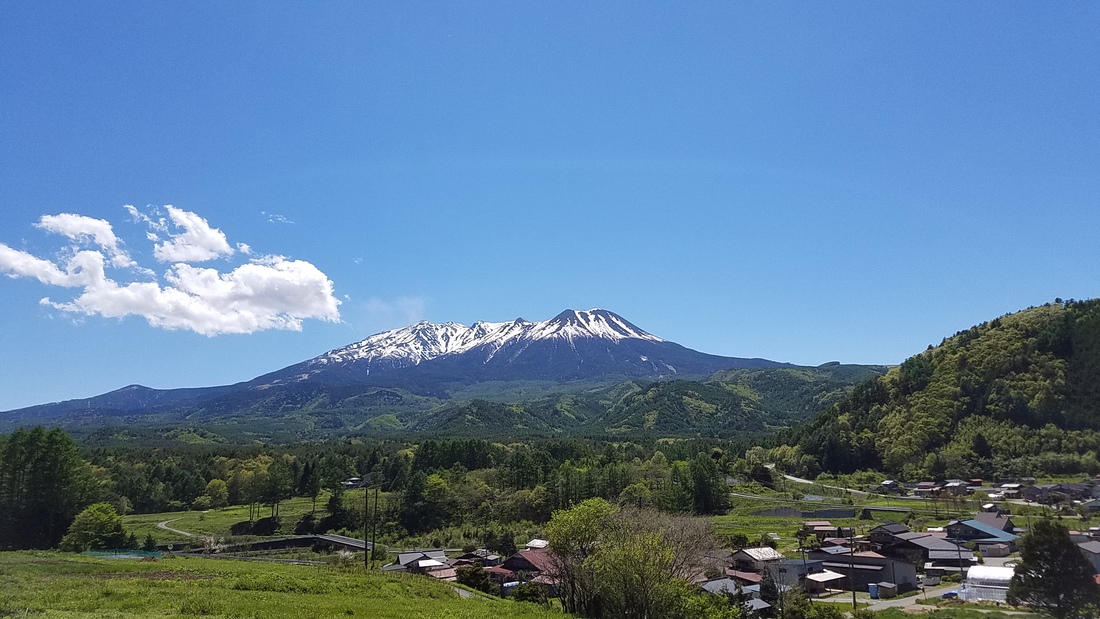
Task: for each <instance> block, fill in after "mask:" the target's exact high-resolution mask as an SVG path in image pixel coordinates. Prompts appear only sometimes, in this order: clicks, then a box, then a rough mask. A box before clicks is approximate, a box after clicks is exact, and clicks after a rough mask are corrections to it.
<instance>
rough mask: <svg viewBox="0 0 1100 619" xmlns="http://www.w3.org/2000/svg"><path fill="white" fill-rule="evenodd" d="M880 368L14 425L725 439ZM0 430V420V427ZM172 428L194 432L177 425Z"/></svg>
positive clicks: (174, 439)
mask: <svg viewBox="0 0 1100 619" xmlns="http://www.w3.org/2000/svg"><path fill="white" fill-rule="evenodd" d="M885 371H886V368H885V367H882V366H855V365H841V364H838V363H831V364H825V365H823V366H819V367H798V366H787V367H780V368H751V369H737V370H726V371H723V372H719V373H718V374H715V375H714V376H712V377H711V378H709V379H708V380H705V381H686V380H676V381H669V382H649V381H640V380H636V381H623V382H618V383H614V384H610V385H608V384H603V385H600V384H584V383H582V384H579V385H572V386H565V387H563V386H561V385H554V386H552V387H551V386H548V385H545V384H541V383H536V382H523V381H519V382H504V383H494V384H479V385H474V386H471V387H470V388H467V389H465V390H463V391H461V392H459V393H457V394H456V396H459V397H456V398H455V399H453V400H441V399H438V398H433V397H426V396H423V395H416V394H413V393H410V392H408V391H404V390H402V389H393V388H377V389H372V390H369V391H367V392H362V391H361V390H360V391H354V392H349V393H347V394H342V393H341V392H340V390H339V389H331V388H327V389H324V390H319V391H318V392H317V393H314V394H309V393H308V392H306V391H296V392H295V397H294V398H288V397H287V395H286V394H285V393H273V394H272V395H271V397H270V398H269V399H265V400H262V401H259V402H251V403H248V404H247V405H241V406H233V405H231V404H230V403H229V402H228V401H219V402H217V403H214V404H211V405H204V406H200V407H165V408H164V409H159V410H157V411H156V412H153V413H144V414H140V415H138V414H130V413H126V412H124V411H109V410H74V411H69V412H66V413H65V414H63V415H59V416H53V417H50V418H47V419H41V420H31V421H27V420H26V419H24V420H22V422H23V423H30V422H34V423H47V424H50V425H58V426H61V427H63V428H65V429H67V430H68V431H70V432H72V433H74V434H75V435H77V436H78V437H81V442H83V443H84V444H89V445H109V444H126V443H129V444H160V443H178V442H194V443H214V442H225V441H229V442H252V441H256V440H260V441H275V442H293V441H299V440H317V439H326V438H334V437H340V436H348V435H364V436H372V437H380V438H394V437H404V436H429V437H432V436H439V437H450V436H456V437H473V438H548V437H560V436H610V437H631V436H653V437H709V438H731V437H738V436H744V435H746V434H765V433H770V432H772V431H774V430H776V429H781V428H789V427H791V426H793V425H795V424H798V423H802V422H804V421H806V420H807V419H810V418H812V417H813V416H814V415H815V414H817V413H819V412H821V411H823V410H825V409H826V408H827V407H828V406H830V405H831V404H833V403H834V402H837V401H839V400H840V399H842V398H843V397H844V396H846V395H847V394H848V393H849V392H850V390H851V389H852V388H853V386H854V385H856V384H859V383H860V382H863V381H865V380H867V379H869V378H872V377H874V376H878V375H881V374H882V373H884V372H885ZM463 396H464V397H463ZM9 425H12V424H10V423H9ZM4 426H5V424H4V420H3V419H2V418H0V432H3V431H4V430H5V429H6V428H5V427H4ZM181 426H182V427H185V428H197V430H195V431H189V432H184V433H181V431H180V427H181ZM12 427H14V425H12Z"/></svg>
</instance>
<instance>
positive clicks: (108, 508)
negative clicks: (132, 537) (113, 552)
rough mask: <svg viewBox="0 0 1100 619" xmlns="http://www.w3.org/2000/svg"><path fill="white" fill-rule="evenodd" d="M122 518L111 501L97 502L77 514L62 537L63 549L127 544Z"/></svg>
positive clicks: (117, 546)
mask: <svg viewBox="0 0 1100 619" xmlns="http://www.w3.org/2000/svg"><path fill="white" fill-rule="evenodd" d="M126 542H127V536H126V531H125V530H124V529H123V528H122V518H121V517H120V516H119V515H118V513H117V512H116V511H115V508H114V506H113V505H111V504H110V503H95V504H93V505H89V506H88V507H87V509H85V510H84V511H82V512H80V514H79V515H77V517H76V520H73V523H72V525H71V526H69V532H68V533H66V534H65V537H64V538H62V539H61V549H62V550H68V551H71V552H83V551H85V550H89V549H91V550H100V549H104V548H121V547H123V546H124V545H126Z"/></svg>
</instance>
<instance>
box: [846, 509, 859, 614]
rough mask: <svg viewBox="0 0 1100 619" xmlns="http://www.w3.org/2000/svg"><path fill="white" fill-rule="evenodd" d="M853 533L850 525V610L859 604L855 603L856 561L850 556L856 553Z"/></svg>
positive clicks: (853, 528)
mask: <svg viewBox="0 0 1100 619" xmlns="http://www.w3.org/2000/svg"><path fill="white" fill-rule="evenodd" d="M855 534H856V529H855V527H852V532H851V533H850V534H849V535H848V543H849V544H850V545H851V548H849V549H848V578H850V579H851V581H852V612H855V611H856V610H858V609H859V606H857V605H856V563H855V559H854V558H853V557H852V555H854V554H855V553H856V538H855Z"/></svg>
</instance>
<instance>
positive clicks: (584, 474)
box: [0, 428, 747, 551]
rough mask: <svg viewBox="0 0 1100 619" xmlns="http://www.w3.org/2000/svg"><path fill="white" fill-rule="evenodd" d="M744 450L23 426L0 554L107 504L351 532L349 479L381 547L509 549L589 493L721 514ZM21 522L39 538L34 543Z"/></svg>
mask: <svg viewBox="0 0 1100 619" xmlns="http://www.w3.org/2000/svg"><path fill="white" fill-rule="evenodd" d="M743 447H744V444H733V443H728V442H717V441H672V442H644V443H638V442H622V443H596V442H592V441H580V440H548V441H537V442H527V443H509V444H505V443H495V442H489V441H485V440H479V439H447V440H432V439H428V440H423V441H420V442H416V443H414V442H406V441H364V440H358V439H353V440H345V441H334V442H327V443H315V444H306V445H295V446H283V447H271V446H229V445H219V446H176V447H166V448H96V449H90V450H85V451H84V452H81V451H80V450H79V448H78V447H76V445H75V443H74V442H73V441H72V439H71V438H69V437H68V436H67V435H66V434H65V433H64V432H62V431H60V430H49V431H47V430H43V429H41V428H35V429H29V430H28V429H23V430H18V431H16V432H14V433H13V434H11V435H9V436H7V437H3V438H0V514H3V519H2V521H0V548H19V547H50V546H54V545H56V544H57V543H58V541H59V540H60V538H61V536H62V535H63V534H64V533H65V530H66V528H67V526H68V523H69V522H71V520H72V518H73V517H74V516H75V515H76V514H77V513H78V512H79V511H80V509H82V508H83V507H85V506H87V505H89V504H92V503H96V502H101V501H102V502H109V503H110V504H112V505H114V506H115V508H116V510H117V511H118V512H119V513H128V512H137V513H151V512H161V511H172V510H183V509H208V508H218V507H223V506H225V505H230V504H234V505H249V506H251V508H252V509H251V510H250V513H251V518H250V522H245V523H241V526H240V527H239V531H238V532H241V533H259V532H261V530H262V529H263V528H264V527H267V530H269V531H271V530H274V529H277V528H280V527H281V528H282V530H284V531H287V532H289V531H297V532H299V533H309V532H326V531H342V530H346V531H349V532H354V531H359V530H361V527H362V525H363V521H364V520H363V519H364V517H365V515H364V509H363V505H362V499H361V497H362V493H361V492H359V494H358V496H359V497H360V499H358V500H354V501H352V500H347V497H346V496H345V495H347V494H348V493H347V491H346V486H347V484H346V483H345V482H347V480H349V479H351V478H362V479H363V480H365V482H366V483H367V484H369V485H372V486H375V487H378V488H380V489H381V491H382V497H383V499H384V505H382V507H381V513H380V515H379V521H378V522H379V526H380V529H381V532H382V539H383V540H388V541H394V542H397V541H399V540H406V539H408V538H413V537H417V536H428V538H431V537H432V536H435V537H436V538H437V539H439V541H441V542H442V541H446V542H447V543H452V544H454V543H458V544H464V543H467V542H469V543H479V544H483V545H489V546H495V547H496V548H498V549H500V550H502V551H504V550H507V549H508V548H510V545H511V544H512V543H513V542H514V537H515V535H516V533H515V532H516V531H519V530H526V529H529V528H530V527H531V526H532V525H533V524H534V525H537V524H541V523H545V522H547V521H548V520H549V519H550V516H551V513H552V512H553V511H554V510H557V509H562V508H566V507H569V506H570V505H573V504H576V503H579V502H581V501H584V500H586V499H589V498H594V497H598V498H602V499H606V500H608V501H610V502H612V503H614V504H621V505H630V506H633V507H635V508H652V509H658V510H661V511H666V512H673V513H697V514H713V513H719V512H721V511H723V510H724V509H726V508H727V507H728V493H727V491H726V477H727V475H730V474H734V473H738V472H742V473H745V472H747V470H746V467H747V465H746V463H745V461H744V460H743V459H741V458H737V457H734V456H732V454H734V453H739V452H740V449H742V448H743ZM731 450H738V451H731ZM727 454H731V455H729V456H728V455H727ZM292 496H305V497H311V498H313V499H314V501H317V499H318V498H319V497H328V498H327V503H326V504H325V505H323V506H322V507H324V509H321V510H319V511H318V512H317V514H316V517H314V516H313V515H309V516H307V517H305V518H303V519H301V520H300V521H297V522H282V521H280V520H279V515H280V514H279V509H278V506H279V504H280V502H282V501H284V500H286V499H288V498H290V497H292ZM58 497H64V500H61V501H59V500H58ZM46 504H49V505H50V509H52V510H53V511H48V510H46V509H45V508H44V507H43V506H44V505H46ZM55 512H56V517H54V516H51V517H50V518H43V517H42V514H55ZM322 514H323V516H322ZM261 521H263V522H261ZM28 526H37V527H42V528H43V530H42V531H40V532H38V533H36V534H35V535H31V536H28V535H26V533H27V531H28V529H27V527H28ZM441 536H443V537H441Z"/></svg>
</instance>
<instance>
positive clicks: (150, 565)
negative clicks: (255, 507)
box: [0, 552, 564, 619]
mask: <svg viewBox="0 0 1100 619" xmlns="http://www.w3.org/2000/svg"><path fill="white" fill-rule="evenodd" d="M181 616H183V617H187V616H202V617H212V618H222V617H224V618H248V619H282V618H286V619H291V618H294V619H307V618H314V617H372V618H379V619H386V618H393V619H398V618H401V619H407V618H409V617H426V618H434V617H438V618H440V619H443V618H457V619H463V618H470V619H472V618H476V617H517V618H519V619H528V618H529V619H537V618H547V617H551V616H556V617H562V616H564V615H562V614H561V613H559V612H556V611H552V610H548V609H545V608H543V607H540V606H536V605H533V604H527V603H518V602H512V601H509V600H496V599H492V600H488V599H464V598H461V597H459V595H458V594H457V593H456V592H455V590H454V589H453V588H452V587H450V586H448V585H446V584H443V583H440V582H437V581H434V580H431V579H428V578H424V577H421V576H410V575H394V574H384V573H381V572H366V571H365V570H363V569H362V568H360V567H353V568H337V567H319V566H301V565H287V564H279V563H260V562H248V561H231V560H224V559H203V558H163V559H159V560H155V561H150V560H137V559H100V558H93V557H88V556H83V555H75V554H64V553H57V552H4V553H0V617H38V618H42V619H52V618H65V619H79V618H92V617H95V618H97V619H102V618H118V619H137V618H145V617H181Z"/></svg>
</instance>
